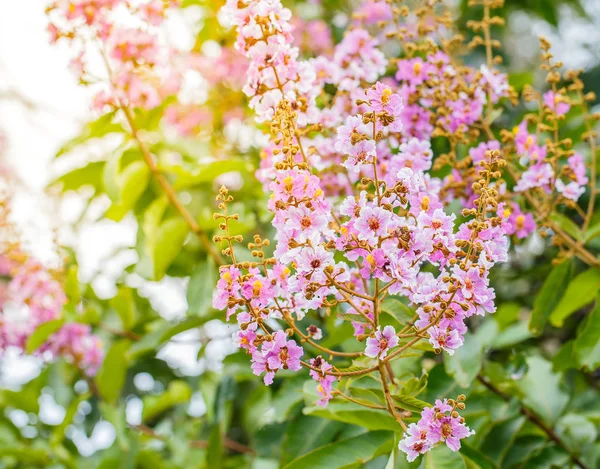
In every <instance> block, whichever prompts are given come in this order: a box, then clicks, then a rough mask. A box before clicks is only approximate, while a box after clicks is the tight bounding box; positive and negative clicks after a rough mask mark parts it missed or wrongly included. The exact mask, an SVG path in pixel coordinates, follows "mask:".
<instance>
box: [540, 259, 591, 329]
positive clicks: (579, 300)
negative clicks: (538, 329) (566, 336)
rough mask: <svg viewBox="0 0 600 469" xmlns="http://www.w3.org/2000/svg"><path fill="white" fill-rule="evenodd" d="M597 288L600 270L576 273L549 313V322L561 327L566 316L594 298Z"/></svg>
mask: <svg viewBox="0 0 600 469" xmlns="http://www.w3.org/2000/svg"><path fill="white" fill-rule="evenodd" d="M599 289H600V270H598V269H588V270H585V271H584V272H581V273H580V274H578V275H577V276H576V277H575V278H573V280H571V282H570V283H569V286H568V287H567V290H566V291H565V293H564V295H563V297H562V298H561V300H560V302H559V303H558V304H557V305H556V307H555V308H554V310H553V311H552V313H551V314H550V324H552V325H553V326H554V327H562V325H563V324H564V321H565V319H566V318H568V317H569V316H570V315H571V314H573V313H574V312H575V311H577V310H579V309H581V308H583V307H584V306H585V305H587V304H589V303H591V302H592V301H593V300H594V299H595V298H596V295H597V294H598V290H599Z"/></svg>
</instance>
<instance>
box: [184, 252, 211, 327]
mask: <svg viewBox="0 0 600 469" xmlns="http://www.w3.org/2000/svg"><path fill="white" fill-rule="evenodd" d="M215 271H216V269H215V264H214V261H213V260H212V259H211V258H208V259H207V260H206V261H203V262H202V263H200V265H199V266H198V267H197V268H196V270H194V273H193V274H192V276H191V277H190V281H189V283H188V287H187V301H188V314H190V315H195V316H204V315H206V314H207V313H208V312H209V311H210V307H211V304H212V297H213V291H214V289H215V285H216V283H217V280H216V275H215V273H216V272H215Z"/></svg>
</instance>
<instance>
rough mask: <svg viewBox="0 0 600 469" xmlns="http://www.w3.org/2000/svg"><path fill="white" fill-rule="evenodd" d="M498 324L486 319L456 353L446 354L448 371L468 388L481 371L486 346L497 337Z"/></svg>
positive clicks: (467, 337)
mask: <svg viewBox="0 0 600 469" xmlns="http://www.w3.org/2000/svg"><path fill="white" fill-rule="evenodd" d="M497 330H498V324H497V323H496V321H494V320H488V321H486V322H485V323H484V324H483V325H482V326H481V327H480V328H479V329H478V330H477V332H475V333H474V334H473V333H471V334H467V335H466V336H465V341H464V344H463V345H462V347H460V348H458V349H457V350H456V351H455V352H454V355H445V356H444V367H445V369H446V373H447V374H448V375H450V376H452V377H453V378H454V380H455V381H456V382H457V383H458V384H460V385H461V386H462V387H463V388H467V387H469V386H470V384H471V383H472V382H473V380H474V379H475V377H476V376H477V374H478V373H479V372H480V371H481V365H482V360H483V350H484V347H486V346H487V345H489V343H490V342H491V340H492V338H493V337H495V335H496V331H497Z"/></svg>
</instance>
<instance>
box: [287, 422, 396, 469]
mask: <svg viewBox="0 0 600 469" xmlns="http://www.w3.org/2000/svg"><path fill="white" fill-rule="evenodd" d="M393 441H394V440H393V437H392V434H391V433H390V432H384V431H377V432H367V433H363V434H361V435H358V436H355V437H352V438H346V439H344V440H340V441H336V442H334V443H330V444H328V445H325V446H321V447H320V448H317V449H316V450H314V451H311V452H310V453H308V454H305V455H304V456H300V457H299V458H298V459H294V460H293V461H292V462H290V463H289V464H287V465H285V466H284V467H283V469H316V468H319V469H339V468H342V467H345V466H349V465H351V464H358V463H360V464H364V463H366V462H367V461H370V460H371V459H374V458H375V457H377V456H380V455H382V454H386V453H389V452H390V450H391V448H392V446H393Z"/></svg>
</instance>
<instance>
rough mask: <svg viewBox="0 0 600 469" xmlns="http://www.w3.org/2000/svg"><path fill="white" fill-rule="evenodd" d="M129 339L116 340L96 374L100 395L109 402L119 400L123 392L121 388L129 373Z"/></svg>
mask: <svg viewBox="0 0 600 469" xmlns="http://www.w3.org/2000/svg"><path fill="white" fill-rule="evenodd" d="M129 345H130V343H129V341H128V340H120V341H118V342H115V343H114V344H113V345H112V347H111V348H110V350H109V351H108V353H107V354H106V357H105V358H104V362H103V363H102V366H101V367H100V370H99V371H98V374H97V375H96V379H95V382H96V387H97V388H98V392H99V393H100V396H101V397H102V398H103V399H104V400H105V401H106V402H109V403H114V402H116V401H117V399H118V398H119V396H120V394H121V388H122V387H123V385H124V384H125V375H126V374H127V365H128V360H127V351H128V349H129Z"/></svg>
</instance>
